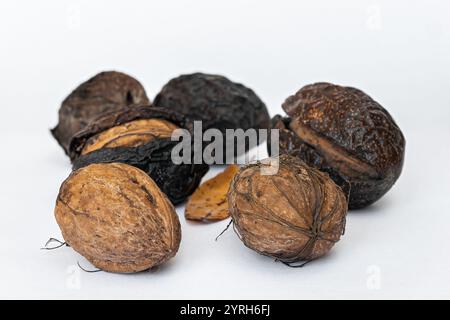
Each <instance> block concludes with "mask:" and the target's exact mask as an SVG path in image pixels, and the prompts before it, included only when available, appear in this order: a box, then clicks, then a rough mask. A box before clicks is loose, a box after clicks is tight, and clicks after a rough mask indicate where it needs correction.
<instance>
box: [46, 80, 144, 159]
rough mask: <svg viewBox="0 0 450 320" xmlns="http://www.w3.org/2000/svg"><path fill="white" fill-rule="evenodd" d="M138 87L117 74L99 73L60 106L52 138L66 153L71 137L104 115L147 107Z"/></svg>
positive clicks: (142, 89)
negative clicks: (134, 106) (105, 113)
mask: <svg viewBox="0 0 450 320" xmlns="http://www.w3.org/2000/svg"><path fill="white" fill-rule="evenodd" d="M149 103H150V101H149V99H148V98H147V95H146V94H145V90H144V88H143V87H142V85H141V84H140V83H139V82H138V81H137V80H136V79H134V78H133V77H130V76H129V75H126V74H124V73H121V72H116V71H107V72H101V73H99V74H97V75H95V76H94V77H92V78H90V79H89V80H87V81H86V82H83V83H82V84H80V85H79V86H78V87H77V88H76V89H75V90H74V91H73V92H72V93H71V94H70V95H69V96H68V97H67V98H66V99H65V100H64V101H63V102H62V104H61V108H60V109H59V123H58V125H57V126H56V127H55V128H54V129H53V130H52V134H53V136H54V137H55V139H56V140H57V141H58V142H59V144H60V145H61V146H62V147H63V149H64V151H65V152H66V153H68V152H69V143H70V139H71V138H72V136H73V135H74V134H75V133H77V132H78V131H80V130H81V129H83V128H84V127H85V126H87V125H88V124H89V122H90V121H91V120H93V119H94V118H96V117H98V116H99V115H101V114H102V113H104V112H110V111H116V110H120V109H122V108H123V107H125V106H129V105H138V104H149Z"/></svg>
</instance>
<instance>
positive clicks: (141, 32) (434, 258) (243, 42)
mask: <svg viewBox="0 0 450 320" xmlns="http://www.w3.org/2000/svg"><path fill="white" fill-rule="evenodd" d="M93 2H94V1H56V0H55V1H12V0H8V1H6V0H4V1H1V2H0V39H1V42H0V88H1V90H0V103H1V106H0V111H1V119H2V121H1V127H0V133H1V137H2V151H1V157H0V179H1V180H0V181H1V182H0V205H1V207H0V214H1V220H0V298H148V299H156V298H224V299H229V298H274V299H277V298H294V299H302V298H444V297H445V298H450V293H449V284H450V250H449V244H450V232H449V227H450V209H449V208H450V200H449V199H450V187H449V179H450V171H449V165H448V161H449V159H450V151H449V142H448V139H449V137H450V136H449V133H450V129H449V120H450V98H449V97H450V95H449V76H448V73H449V70H450V58H449V57H450V28H449V27H450V6H449V2H448V1H444V0H442V1H406V0H405V1H361V0H353V1H331V0H330V1H304V2H303V3H301V2H300V1H289V2H288V1H277V2H273V1H271V2H265V1H261V0H259V1H222V2H220V4H219V2H218V1H207V0H204V1H196V2H195V3H194V2H193V1H152V2H151V3H150V1H147V2H145V4H144V2H143V1H130V0H129V1H121V3H120V4H119V3H116V2H113V1H95V3H93ZM269 3H270V4H269ZM271 4H272V5H271ZM109 69H116V70H120V71H124V72H127V73H130V74H132V75H134V76H135V77H137V78H138V79H139V80H140V81H141V82H142V83H143V84H144V86H145V87H146V89H147V92H148V94H149V96H150V97H154V95H155V94H156V93H157V92H158V91H159V89H160V88H161V87H162V85H163V84H165V83H166V82H167V81H168V80H169V79H170V78H172V77H174V76H177V75H178V74H181V73H188V72H193V71H204V72H210V73H221V74H224V75H227V76H228V77H229V78H231V79H232V80H235V81H240V82H243V83H244V84H246V85H248V86H250V87H252V88H253V89H254V90H255V91H256V92H257V93H258V94H259V95H260V97H261V98H262V99H263V100H264V101H265V102H266V103H267V105H268V106H269V108H270V110H271V115H274V114H275V113H277V112H280V111H281V108H280V105H281V103H282V102H283V100H284V99H285V98H286V97H287V96H288V95H289V94H292V93H294V92H295V91H296V90H297V89H299V88H300V87H301V86H303V85H305V84H308V83H311V82H315V81H321V80H322V81H331V82H336V83H339V84H345V85H353V86H356V87H358V88H361V89H363V90H364V91H366V92H367V93H368V94H370V95H371V96H373V97H374V98H375V99H376V100H378V101H379V102H380V103H381V104H382V105H384V106H385V107H386V108H387V109H388V110H389V111H390V112H391V114H392V115H393V116H394V118H395V119H396V121H397V123H398V124H399V126H400V127H401V128H402V130H403V132H404V134H405V136H406V139H407V155H406V162H405V167H404V172H403V175H402V176H401V178H400V180H399V181H398V183H397V184H396V185H395V187H394V188H393V190H392V191H391V192H389V194H387V195H386V196H385V197H384V198H383V199H382V200H381V201H379V202H378V203H376V204H375V205H373V206H371V207H369V208H367V209H366V210H362V211H359V212H352V213H350V214H349V216H348V223H347V233H346V234H345V236H344V237H343V239H342V240H341V241H340V242H339V243H338V244H337V245H336V247H335V248H334V250H333V251H332V253H331V254H330V255H328V256H327V257H326V258H323V259H321V260H318V261H316V262H313V263H311V264H310V265H308V266H307V267H305V268H303V269H290V268H287V267H285V266H284V265H282V264H279V263H275V262H273V261H272V260H271V259H269V258H266V257H262V256H259V255H257V254H256V253H254V252H252V251H250V250H249V249H247V248H246V247H244V246H243V245H242V244H241V243H240V241H239V240H238V239H237V237H236V235H235V234H234V233H233V231H231V230H230V231H228V232H227V233H226V234H224V235H223V237H222V238H221V239H220V240H219V241H218V242H215V241H214V238H215V237H216V235H217V234H218V233H219V232H220V231H221V230H222V229H223V228H224V226H225V225H226V223H227V222H222V223H216V224H210V225H196V224H191V223H186V221H185V219H184V217H183V208H182V207H180V208H178V212H179V213H180V220H181V223H182V227H183V239H182V244H181V249H180V251H179V254H178V255H177V256H176V257H175V258H174V259H173V260H172V261H171V262H170V263H168V264H167V265H166V266H165V267H163V268H162V269H160V270H159V271H158V272H154V273H142V274H137V275H116V274H108V273H104V272H100V273H93V274H90V273H84V272H80V271H79V269H77V267H76V263H77V261H80V263H81V264H82V265H84V266H86V267H89V265H88V264H87V262H86V261H85V260H84V259H83V258H81V257H80V256H79V255H78V254H76V253H75V252H73V251H72V250H71V249H70V248H63V249H60V250H56V251H52V252H44V251H40V250H39V248H40V247H41V246H42V245H43V244H44V243H45V241H46V240H47V239H48V238H49V237H50V236H56V237H60V232H59V229H58V226H57V225H56V222H55V220H54V218H53V207H54V202H55V198H56V195H57V192H58V188H59V185H60V183H61V182H62V181H63V180H64V179H65V177H66V176H67V175H68V174H69V172H70V165H69V161H68V159H67V158H66V157H65V156H64V154H63V153H62V151H61V150H60V148H59V147H58V146H57V144H56V142H55V141H54V140H53V139H52V138H51V136H50V135H49V132H48V129H49V128H50V127H53V126H54V125H55V124H56V121H57V110H58V107H59V104H60V102H61V101H62V99H63V98H64V97H65V96H66V95H67V94H68V93H69V92H70V91H71V90H72V89H73V88H74V87H75V86H76V85H78V84H79V83H80V82H81V81H84V80H86V79H87V78H89V77H90V76H92V75H94V74H95V73H97V72H98V71H101V70H109ZM213 173H214V172H213V171H212V172H210V175H212V174H213ZM378 275H379V280H380V282H379V285H377V277H378ZM77 279H78V280H77Z"/></svg>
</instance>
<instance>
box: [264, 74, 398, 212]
mask: <svg viewBox="0 0 450 320" xmlns="http://www.w3.org/2000/svg"><path fill="white" fill-rule="evenodd" d="M283 109H284V110H285V111H286V113H287V114H288V115H289V116H290V118H281V117H280V116H276V117H275V118H273V119H272V128H278V129H280V153H289V154H291V155H295V156H298V157H300V158H301V159H302V160H303V161H305V162H306V163H307V164H309V165H311V166H314V167H316V168H319V169H320V170H322V171H325V172H327V173H329V175H330V176H331V177H332V178H333V179H334V181H335V182H336V183H337V184H339V185H340V186H341V187H343V189H348V188H347V187H346V185H349V191H350V193H349V208H350V209H358V208H363V207H365V206H368V205H370V204H372V203H373V202H375V201H377V200H378V199H380V198H381V197H382V196H383V195H384V194H385V193H386V192H388V191H389V189H390V188H391V187H392V186H393V185H394V183H395V181H396V180H397V179H398V177H399V176H400V174H401V171H402V167H403V161H404V153H405V139H404V137H403V134H402V132H401V130H400V128H399V127H398V126H397V124H396V123H395V121H394V120H393V118H392V117H391V116H390V114H389V113H388V112H387V111H386V110H385V109H384V108H383V107H382V106H380V105H379V104H378V103H377V102H376V101H374V100H373V99H372V98H370V97H369V96H368V95H366V94H365V93H363V92H362V91H360V90H358V89H354V88H349V87H341V86H337V85H332V84H329V83H317V84H313V85H309V86H305V87H304V88H302V89H301V90H300V91H298V92H297V93H296V94H295V95H293V96H291V97H289V98H288V99H287V100H286V101H285V103H284V104H283ZM269 152H270V146H269Z"/></svg>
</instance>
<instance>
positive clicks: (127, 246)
mask: <svg viewBox="0 0 450 320" xmlns="http://www.w3.org/2000/svg"><path fill="white" fill-rule="evenodd" d="M55 217H56V220H57V222H58V225H59V227H60V228H61V231H62V235H63V237H64V240H65V241H66V243H67V244H69V245H70V246H71V247H72V248H73V249H74V250H75V251H77V252H78V253H80V254H81V255H83V256H84V257H85V258H86V259H87V260H89V261H90V262H91V263H92V264H93V265H95V266H96V267H98V268H100V269H102V270H105V271H110V272H123V273H130V272H138V271H143V270H147V269H150V268H153V267H155V266H158V265H160V264H162V263H164V262H166V261H167V260H169V259H170V258H172V257H173V256H175V254H176V253H177V251H178V247H179V245H180V240H181V229H180V223H179V220H178V216H177V214H176V212H175V209H174V207H173V206H172V204H171V203H170V201H169V200H168V198H167V197H166V195H165V194H164V193H162V192H161V190H160V189H159V188H158V186H157V185H156V184H155V182H153V180H152V179H151V178H150V177H149V176H148V175H147V174H146V173H144V172H143V171H141V170H139V169H137V168H135V167H132V166H129V165H126V164H119V163H112V164H92V165H90V166H87V167H84V168H82V169H79V170H77V171H74V172H73V173H72V174H71V175H70V176H69V178H68V179H67V180H66V181H64V183H63V184H62V186H61V189H60V192H59V195H58V199H57V202H56V208H55Z"/></svg>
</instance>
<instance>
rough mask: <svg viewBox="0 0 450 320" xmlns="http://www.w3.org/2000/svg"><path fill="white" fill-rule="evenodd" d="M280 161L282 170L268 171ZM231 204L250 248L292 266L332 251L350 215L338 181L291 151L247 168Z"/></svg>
mask: <svg viewBox="0 0 450 320" xmlns="http://www.w3.org/2000/svg"><path fill="white" fill-rule="evenodd" d="M277 159H278V161H279V169H278V172H277V173H276V174H273V175H264V174H262V172H263V171H262V169H263V168H264V167H266V166H268V165H269V163H270V162H269V161H277ZM228 205H229V208H230V213H231V216H232V218H233V222H234V228H235V231H236V233H237V234H238V236H239V237H240V239H241V240H242V241H243V242H244V244H245V245H246V246H247V247H249V248H251V249H253V250H255V251H257V252H259V253H261V254H263V255H267V256H270V257H273V258H276V259H277V260H280V261H282V262H284V263H287V264H290V265H291V264H294V263H299V262H308V261H311V260H313V259H316V258H319V257H321V256H323V255H324V254H326V253H327V252H328V251H329V250H330V249H331V248H332V247H333V246H334V244H335V243H336V242H337V241H339V239H340V237H341V235H342V234H343V232H344V228H345V218H346V213H347V201H346V198H345V195H344V193H343V192H342V190H341V189H340V188H339V187H338V186H337V185H336V184H335V183H334V182H333V180H331V179H330V178H329V176H328V175H327V174H325V173H323V172H321V171H319V170H317V169H314V168H312V167H309V166H307V165H306V164H305V163H304V162H303V161H301V160H300V159H298V158H297V157H293V156H290V155H281V156H279V157H272V158H269V159H266V160H265V161H264V163H261V162H258V163H256V164H251V165H248V166H246V167H243V168H241V170H240V171H239V172H238V174H237V175H236V176H235V177H234V180H233V182H232V184H231V186H230V190H229V193H228Z"/></svg>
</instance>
